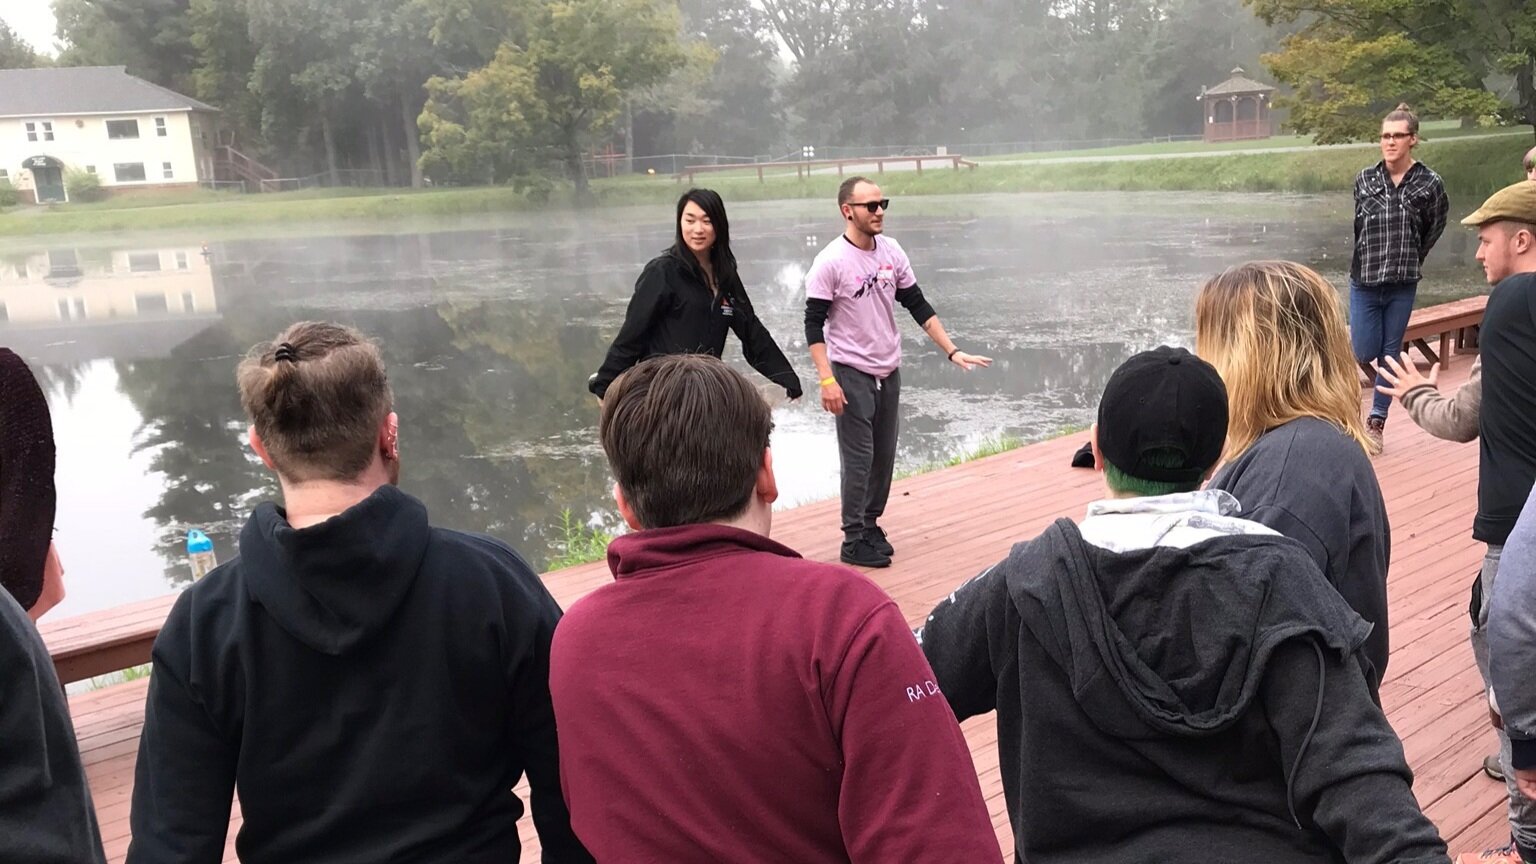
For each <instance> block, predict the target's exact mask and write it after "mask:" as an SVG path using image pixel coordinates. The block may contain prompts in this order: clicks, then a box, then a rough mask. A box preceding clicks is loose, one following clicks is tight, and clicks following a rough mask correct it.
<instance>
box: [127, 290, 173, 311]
mask: <svg viewBox="0 0 1536 864" xmlns="http://www.w3.org/2000/svg"><path fill="white" fill-rule="evenodd" d="M133 306H134V308H135V309H136V310H137V311H138V313H139V314H140V315H153V314H156V313H159V314H162V315H163V314H165V313H166V312H169V311H171V304H170V303H168V302H166V299H165V295H164V294H150V293H144V294H135V295H133Z"/></svg>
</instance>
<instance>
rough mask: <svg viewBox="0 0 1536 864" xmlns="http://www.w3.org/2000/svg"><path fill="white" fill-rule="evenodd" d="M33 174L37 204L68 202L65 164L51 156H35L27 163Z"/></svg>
mask: <svg viewBox="0 0 1536 864" xmlns="http://www.w3.org/2000/svg"><path fill="white" fill-rule="evenodd" d="M25 165H26V168H27V170H29V171H31V172H32V186H33V188H35V189H36V190H37V203H39V204H47V203H61V202H63V201H66V200H68V196H67V195H66V194H65V192H64V163H63V162H60V161H59V160H57V159H55V158H53V157H51V156H34V157H32V158H31V159H28V160H27V161H26V163H25Z"/></svg>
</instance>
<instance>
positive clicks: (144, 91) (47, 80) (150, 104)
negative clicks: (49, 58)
mask: <svg viewBox="0 0 1536 864" xmlns="http://www.w3.org/2000/svg"><path fill="white" fill-rule="evenodd" d="M217 110H219V109H217V108H214V107H212V106H211V105H204V104H203V103H201V102H199V101H197V100H196V99H193V98H191V97H189V96H183V95H181V94H180V93H177V92H175V91H172V90H167V89H165V88H164V87H161V86H159V85H156V84H151V83H149V82H148V81H145V80H144V79H143V78H137V77H135V76H133V75H129V74H128V71H127V69H125V68H124V67H122V66H65V67H59V68H53V69H0V117H48V116H64V115H70V114H115V113H119V112H121V113H125V114H126V113H129V112H137V111H217Z"/></svg>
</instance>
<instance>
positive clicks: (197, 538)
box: [187, 528, 213, 555]
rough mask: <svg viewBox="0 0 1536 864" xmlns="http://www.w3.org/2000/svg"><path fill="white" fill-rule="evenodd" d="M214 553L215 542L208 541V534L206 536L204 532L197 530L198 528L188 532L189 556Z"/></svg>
mask: <svg viewBox="0 0 1536 864" xmlns="http://www.w3.org/2000/svg"><path fill="white" fill-rule="evenodd" d="M212 551H213V541H212V540H209V539H208V535H207V534H204V533H203V532H201V531H199V530H197V529H196V528H193V529H192V530H191V531H188V532H187V554H188V555H193V554H196V553H198V552H212Z"/></svg>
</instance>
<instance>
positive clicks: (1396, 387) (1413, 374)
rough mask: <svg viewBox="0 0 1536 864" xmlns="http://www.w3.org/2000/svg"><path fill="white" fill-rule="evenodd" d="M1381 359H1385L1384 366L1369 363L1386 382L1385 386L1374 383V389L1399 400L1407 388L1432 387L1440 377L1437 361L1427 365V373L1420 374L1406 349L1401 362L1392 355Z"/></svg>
mask: <svg viewBox="0 0 1536 864" xmlns="http://www.w3.org/2000/svg"><path fill="white" fill-rule="evenodd" d="M1383 359H1385V360H1386V361H1387V363H1386V366H1385V367H1383V366H1382V364H1380V363H1372V364H1371V365H1372V366H1374V367H1376V372H1377V373H1378V374H1379V375H1381V377H1382V378H1384V379H1386V382H1387V385H1386V386H1385V387H1383V386H1382V385H1380V384H1378V385H1376V389H1377V390H1380V391H1381V392H1383V393H1385V394H1387V395H1388V396H1391V397H1393V398H1394V399H1399V400H1401V399H1402V398H1403V394H1404V393H1407V392H1408V391H1409V390H1412V389H1413V388H1415V387H1419V386H1422V385H1425V384H1428V385H1429V386H1431V387H1434V386H1435V382H1436V381H1438V380H1439V379H1440V364H1439V363H1436V364H1434V365H1433V366H1430V367H1429V374H1428V375H1420V374H1419V367H1417V366H1415V365H1414V363H1413V359H1412V358H1411V357H1409V356H1408V352H1407V351H1404V352H1403V358H1402V361H1401V362H1399V361H1398V360H1397V359H1396V358H1394V357H1386V358H1383Z"/></svg>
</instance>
